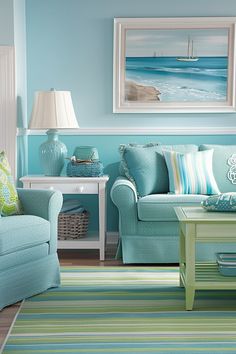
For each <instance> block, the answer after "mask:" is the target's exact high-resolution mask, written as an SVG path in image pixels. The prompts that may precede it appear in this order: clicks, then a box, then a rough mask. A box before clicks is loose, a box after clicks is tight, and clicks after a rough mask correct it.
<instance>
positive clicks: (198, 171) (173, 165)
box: [163, 150, 220, 195]
mask: <svg viewBox="0 0 236 354" xmlns="http://www.w3.org/2000/svg"><path fill="white" fill-rule="evenodd" d="M163 152H164V156H165V160H166V164H167V168H168V173H169V183H170V192H172V193H175V194H206V195H209V194H219V193H220V191H219V188H218V186H217V183H216V181H215V177H214V175H213V171H212V155H213V150H206V151H198V152H194V153H187V154H181V153H178V152H176V151H167V150H166V151H163Z"/></svg>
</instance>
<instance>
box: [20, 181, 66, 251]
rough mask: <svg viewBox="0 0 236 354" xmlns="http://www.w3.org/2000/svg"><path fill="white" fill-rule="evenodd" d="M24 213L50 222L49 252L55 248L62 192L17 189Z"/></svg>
mask: <svg viewBox="0 0 236 354" xmlns="http://www.w3.org/2000/svg"><path fill="white" fill-rule="evenodd" d="M17 192H18V195H19V199H20V201H21V203H22V206H23V211H24V214H28V215H36V216H40V217H41V218H43V219H46V220H48V221H49V222H50V253H55V252H56V250H57V223H58V214H59V212H60V210H61V207H62V201H63V198H62V194H61V192H59V191H50V190H36V189H23V188H18V189H17Z"/></svg>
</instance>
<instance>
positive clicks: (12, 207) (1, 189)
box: [0, 151, 21, 216]
mask: <svg viewBox="0 0 236 354" xmlns="http://www.w3.org/2000/svg"><path fill="white" fill-rule="evenodd" d="M0 214H1V215H2V216H9V215H14V214H21V206H20V201H19V198H18V194H17V191H16V188H15V185H14V182H13V178H12V176H11V169H10V166H9V163H8V160H7V157H6V154H5V152H4V151H2V152H0Z"/></svg>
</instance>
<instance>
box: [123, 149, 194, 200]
mask: <svg viewBox="0 0 236 354" xmlns="http://www.w3.org/2000/svg"><path fill="white" fill-rule="evenodd" d="M163 150H174V151H178V152H181V153H186V152H195V151H198V146H197V145H193V144H187V145H161V144H159V143H150V144H146V145H138V144H127V145H120V153H121V164H120V174H121V175H125V176H126V177H127V178H128V179H129V180H130V181H131V182H133V183H134V185H135V186H136V189H137V194H138V196H139V197H144V196H145V195H149V194H157V193H168V192H169V179H168V170H167V166H166V162H165V159H164V156H163Z"/></svg>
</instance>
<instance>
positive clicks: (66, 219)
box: [58, 211, 89, 240]
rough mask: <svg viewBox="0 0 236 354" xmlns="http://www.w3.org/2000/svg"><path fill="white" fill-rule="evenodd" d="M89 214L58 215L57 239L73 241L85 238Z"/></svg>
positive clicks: (85, 212) (84, 212)
mask: <svg viewBox="0 0 236 354" xmlns="http://www.w3.org/2000/svg"><path fill="white" fill-rule="evenodd" d="M88 223H89V212H88V211H83V212H82V213H74V214H69V213H60V214H59V217H58V239H59V240H75V239H78V238H81V237H85V236H86V234H87V232H88Z"/></svg>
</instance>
